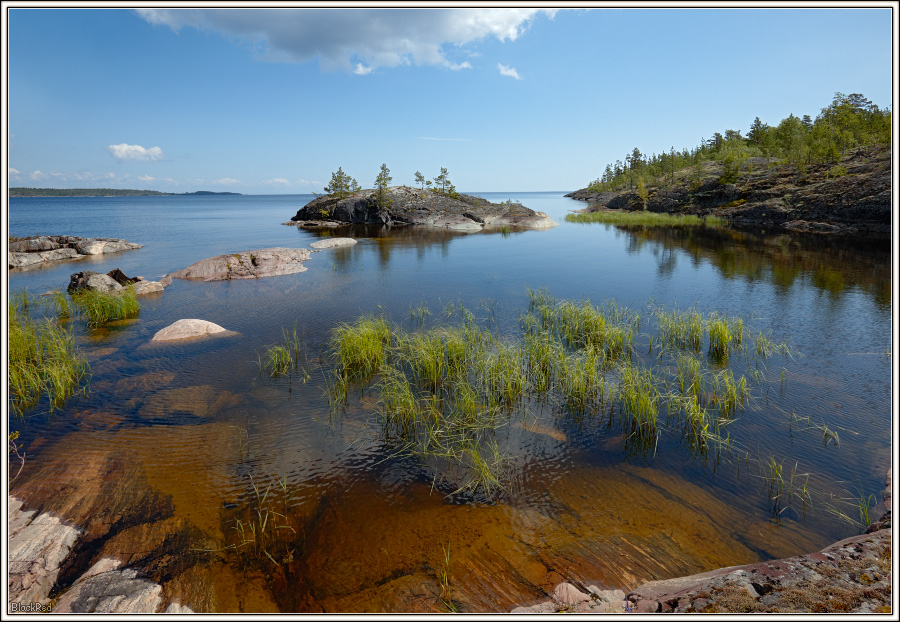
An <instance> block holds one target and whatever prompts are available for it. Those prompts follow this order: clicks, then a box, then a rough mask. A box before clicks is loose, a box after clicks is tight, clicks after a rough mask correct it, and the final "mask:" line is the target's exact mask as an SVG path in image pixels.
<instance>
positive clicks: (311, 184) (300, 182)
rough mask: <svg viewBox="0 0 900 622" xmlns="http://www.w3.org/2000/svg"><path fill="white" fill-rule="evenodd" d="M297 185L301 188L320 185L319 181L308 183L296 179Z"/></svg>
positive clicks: (304, 180)
mask: <svg viewBox="0 0 900 622" xmlns="http://www.w3.org/2000/svg"><path fill="white" fill-rule="evenodd" d="M297 183H298V184H300V185H301V186H321V185H322V182H321V181H317V180H313V181H308V180H306V179H298V180H297Z"/></svg>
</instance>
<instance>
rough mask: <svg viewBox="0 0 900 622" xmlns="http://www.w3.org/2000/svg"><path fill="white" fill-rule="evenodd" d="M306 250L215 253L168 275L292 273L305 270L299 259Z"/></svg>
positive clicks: (211, 277)
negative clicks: (213, 255)
mask: <svg viewBox="0 0 900 622" xmlns="http://www.w3.org/2000/svg"><path fill="white" fill-rule="evenodd" d="M310 253H311V251H310V250H309V249H306V248H280V247H275V248H263V249H260V250H254V251H242V252H240V253H229V254H226V255H216V256H215V257H210V258H208V259H202V260H200V261H198V262H196V263H193V264H191V265H190V266H188V267H187V268H182V269H181V270H177V271H175V272H172V273H171V274H169V275H168V276H169V277H172V278H176V279H197V280H201V281H227V280H230V279H258V278H261V277H267V276H281V275H283V274H294V273H297V272H305V271H306V267H305V266H304V265H303V262H304V261H306V260H307V259H309V258H310Z"/></svg>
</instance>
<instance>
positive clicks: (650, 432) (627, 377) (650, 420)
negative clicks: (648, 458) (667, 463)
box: [616, 363, 660, 446]
mask: <svg viewBox="0 0 900 622" xmlns="http://www.w3.org/2000/svg"><path fill="white" fill-rule="evenodd" d="M618 373H619V386H618V389H617V393H616V396H617V399H618V401H619V405H620V409H621V413H622V416H623V419H624V420H623V425H624V427H625V429H626V430H628V431H629V433H630V434H631V435H632V436H633V437H635V438H637V439H638V440H639V441H640V443H641V444H645V445H646V446H655V445H656V439H657V437H658V435H659V429H658V427H657V419H658V417H659V404H660V394H659V390H658V388H657V386H656V382H655V381H654V378H653V375H652V374H651V372H650V370H648V369H645V368H641V367H637V366H635V365H631V364H628V363H626V364H623V365H620V366H619V368H618Z"/></svg>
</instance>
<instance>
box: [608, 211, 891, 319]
mask: <svg viewBox="0 0 900 622" xmlns="http://www.w3.org/2000/svg"><path fill="white" fill-rule="evenodd" d="M619 228H620V229H621V230H623V231H626V232H627V233H628V235H629V236H630V239H629V240H628V241H627V243H626V245H625V246H626V251H627V252H628V253H639V252H640V251H641V249H642V248H644V246H645V245H646V244H653V245H654V248H653V254H654V256H656V257H658V262H659V266H658V268H659V271H660V274H668V273H669V272H670V271H671V270H672V268H673V267H674V258H673V256H672V255H673V254H677V253H678V252H682V253H687V254H688V255H689V256H690V257H691V259H692V263H693V264H694V265H695V266H696V265H698V264H699V263H701V262H703V261H708V262H710V263H711V264H712V265H713V266H715V267H716V269H718V270H719V272H720V273H721V274H722V276H724V277H725V278H728V279H732V278H738V277H740V278H743V279H745V280H747V281H749V282H751V283H753V282H770V283H772V284H774V285H775V286H776V291H780V292H781V293H786V291H787V290H788V289H790V288H791V286H792V285H793V284H794V283H795V282H796V281H797V280H798V279H804V280H806V281H807V282H808V283H810V284H812V285H813V286H814V287H816V288H818V289H820V290H822V291H824V292H827V293H828V294H829V295H830V296H832V297H833V298H837V297H840V296H841V295H842V294H843V293H844V292H846V291H847V290H849V289H854V288H856V289H859V290H860V291H864V292H866V293H867V294H868V295H870V296H871V297H872V298H873V299H874V300H875V302H877V303H878V304H881V305H889V304H890V303H891V269H890V265H891V264H890V245H889V242H888V241H886V240H879V239H852V238H837V237H832V236H824V235H816V234H803V233H777V234H768V235H766V234H764V233H757V232H753V231H748V230H734V229H705V228H701V227H697V228H661V227H658V228H653V227H647V228H643V227H629V228H627V229H626V228H624V227H619Z"/></svg>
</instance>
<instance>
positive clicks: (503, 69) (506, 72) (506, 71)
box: [497, 63, 522, 80]
mask: <svg viewBox="0 0 900 622" xmlns="http://www.w3.org/2000/svg"><path fill="white" fill-rule="evenodd" d="M497 69H499V70H500V75H501V76H508V77H510V78H515V79H516V80H521V79H522V76H520V75H519V72H518V71H516V69H515V67H507V66H506V65H504V64H503V63H497Z"/></svg>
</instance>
